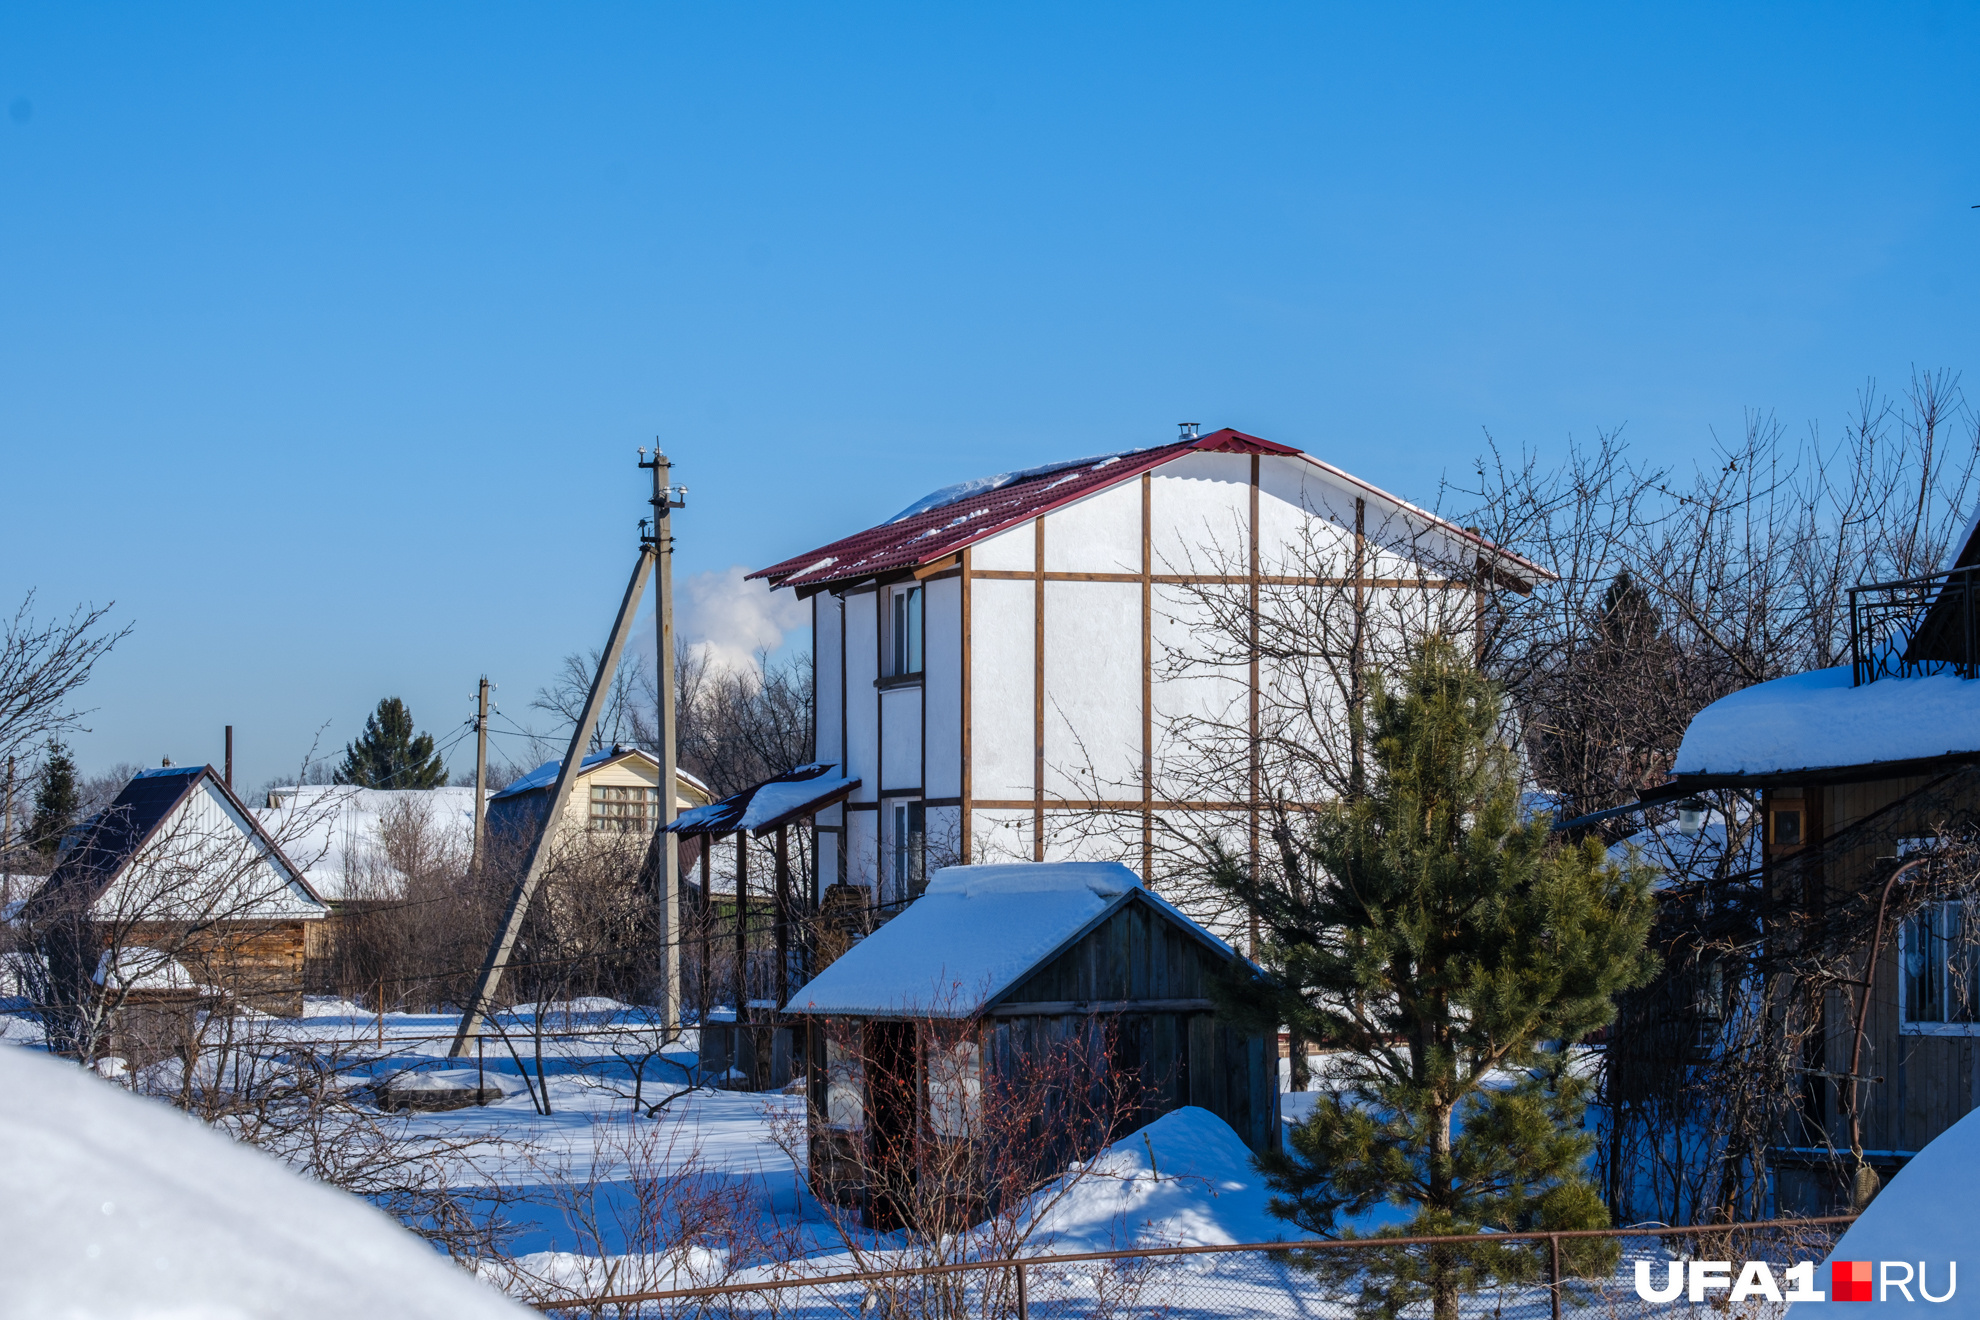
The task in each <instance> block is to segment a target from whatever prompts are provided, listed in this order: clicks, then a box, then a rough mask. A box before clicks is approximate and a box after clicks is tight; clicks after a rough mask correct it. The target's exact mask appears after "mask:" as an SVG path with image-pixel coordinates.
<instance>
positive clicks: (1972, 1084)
mask: <svg viewBox="0 0 1980 1320" xmlns="http://www.w3.org/2000/svg"><path fill="white" fill-rule="evenodd" d="M1930 782H1931V781H1930V780H1928V779H1894V780H1886V781H1884V782H1881V783H1865V784H1842V785H1837V786H1835V787H1832V788H1827V789H1823V790H1819V792H1820V793H1821V794H1822V798H1821V803H1822V815H1823V818H1824V819H1823V823H1824V826H1825V832H1827V833H1830V834H1833V833H1835V832H1837V831H1839V830H1842V829H1845V828H1847V827H1849V826H1851V825H1853V824H1856V823H1857V822H1859V821H1862V820H1864V819H1865V818H1866V817H1868V816H1870V815H1872V814H1873V813H1875V812H1877V811H1880V810H1882V809H1883V808H1885V807H1887V806H1890V805H1891V804H1892V803H1895V802H1898V801H1899V800H1900V799H1902V798H1904V797H1906V796H1908V795H1910V794H1913V793H1917V792H1918V791H1919V790H1921V789H1924V788H1926V786H1927V785H1928V784H1929V783H1930ZM1924 796H1925V797H1926V798H1928V799H1929V802H1924V803H1919V804H1908V805H1906V806H1900V807H1899V808H1897V810H1895V811H1893V812H1892V813H1891V815H1890V816H1889V817H1886V818H1884V819H1881V820H1879V821H1877V822H1876V823H1875V824H1874V826H1872V827H1871V828H1870V829H1869V830H1867V831H1866V834H1867V835H1868V836H1869V837H1866V838H1864V839H1863V840H1861V841H1860V842H1858V843H1856V844H1855V845H1854V846H1852V847H1850V848H1848V849H1846V850H1844V851H1842V852H1841V853H1839V854H1838V855H1837V856H1836V857H1835V858H1834V859H1833V860H1832V861H1831V862H1830V864H1829V867H1828V874H1827V875H1826V876H1825V877H1824V883H1825V887H1826V889H1827V892H1828V893H1829V895H1830V898H1831V901H1834V900H1835V899H1836V898H1838V897H1840V896H1841V895H1843V894H1846V893H1848V892H1850V891H1851V890H1856V889H1864V888H1868V887H1870V886H1872V885H1876V886H1881V885H1882V884H1883V881H1884V878H1885V877H1886V876H1887V875H1888V874H1889V870H1890V865H1891V863H1890V862H1889V860H1888V859H1889V858H1890V857H1892V856H1893V855H1894V853H1895V842H1896V840H1897V839H1900V838H1904V837H1910V836H1918V835H1928V834H1930V833H1931V832H1932V831H1933V829H1934V827H1935V826H1936V825H1937V824H1938V823H1939V818H1941V817H1943V816H1944V815H1945V814H1946V810H1947V804H1946V803H1945V802H1944V801H1943V800H1942V799H1940V798H1939V797H1938V795H1934V794H1927V795H1924ZM1955 805H1956V806H1957V807H1963V808H1964V809H1966V810H1973V809H1975V808H1980V801H1975V802H1964V803H1958V804H1955ZM1864 934H1865V937H1866V939H1867V937H1868V935H1869V932H1868V931H1865V932H1864ZM1898 951H1899V943H1898V932H1897V931H1896V930H1895V929H1892V930H1889V931H1887V932H1886V933H1885V942H1884V946H1883V952H1882V953H1881V954H1880V955H1879V956H1878V959H1877V976H1876V982H1875V984H1874V985H1873V986H1872V988H1871V997H1870V1015H1869V1020H1868V1023H1867V1026H1866V1030H1865V1034H1864V1048H1863V1059H1864V1061H1863V1071H1864V1072H1865V1073H1867V1074H1869V1075H1872V1076H1881V1077H1882V1078H1883V1079H1884V1080H1883V1081H1882V1082H1881V1083H1873V1084H1871V1085H1870V1086H1869V1087H1868V1088H1867V1089H1868V1098H1867V1100H1866V1103H1865V1105H1864V1114H1863V1144H1864V1147H1865V1148H1866V1149H1870V1150H1894V1151H1916V1150H1919V1149H1921V1148H1922V1147H1923V1146H1924V1145H1925V1144H1926V1143H1927V1142H1929V1141H1931V1140H1932V1139H1933V1138H1934V1137H1936V1136H1938V1135H1939V1134H1940V1133H1941V1132H1944V1131H1945V1130H1946V1129H1947V1128H1949V1127H1951V1126H1952V1125H1953V1124H1954V1123H1956V1122H1958V1121H1959V1120H1960V1119H1961V1118H1962V1117H1964V1116H1965V1115H1966V1114H1967V1113H1968V1112H1969V1111H1971V1110H1972V1109H1973V1108H1974V1107H1975V1104H1976V1102H1980V1085H1976V1083H1980V1078H1976V1075H1975V1074H1976V1070H1977V1069H1980V1050H1976V1049H1975V1043H1976V1042H1975V1038H1974V1037H1972V1036H1964V1035H1957V1036H1956V1035H1909V1034H1905V1033H1903V1032H1902V1031H1900V1030H1899V1026H1900V1023H1899V1020H1898V1014H1899V1003H1898V978H1899V976H1900V974H1901V972H1900V967H1899V952H1898ZM1827 1016H1828V1026H1829V1029H1828V1032H1827V1034H1826V1041H1825V1044H1826V1051H1825V1052H1826V1057H1827V1060H1828V1063H1827V1067H1828V1070H1829V1071H1830V1072H1834V1073H1838V1074H1840V1073H1846V1072H1848V1071H1849V1056H1850V1050H1851V1046H1852V1044H1853V1043H1854V1035H1855V1012H1854V1006H1853V1005H1852V1004H1851V1003H1850V1002H1849V999H1848V998H1847V997H1846V996H1844V995H1841V994H1836V995H1833V996H1832V997H1831V1003H1830V1004H1829V1006H1828V1015H1827ZM1975 1029H1976V1030H1980V1025H1976V1028H1975ZM1828 1117H1829V1120H1830V1122H1829V1127H1830V1131H1831V1133H1832V1139H1833V1140H1835V1141H1836V1143H1837V1144H1838V1145H1839V1146H1843V1147H1847V1145H1848V1141H1849V1133H1848V1131H1847V1125H1846V1123H1845V1121H1844V1118H1843V1115H1842V1108H1841V1106H1840V1105H1839V1104H1836V1103H1834V1101H1833V1097H1832V1101H1831V1104H1830V1105H1829V1107H1828Z"/></svg>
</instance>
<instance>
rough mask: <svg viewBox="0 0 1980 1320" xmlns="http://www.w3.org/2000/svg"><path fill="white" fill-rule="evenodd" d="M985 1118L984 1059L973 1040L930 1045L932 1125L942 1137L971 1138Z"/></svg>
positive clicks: (929, 1124)
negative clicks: (952, 1043)
mask: <svg viewBox="0 0 1980 1320" xmlns="http://www.w3.org/2000/svg"><path fill="white" fill-rule="evenodd" d="M982 1117H983V1057H982V1051H981V1050H980V1049H978V1047H977V1044H976V1042H975V1041H973V1040H963V1041H957V1042H956V1043H955V1044H954V1045H953V1046H944V1045H943V1044H941V1043H940V1042H939V1041H930V1042H929V1045H928V1126H929V1128H930V1130H931V1131H933V1132H934V1134H935V1135H936V1136H938V1137H967V1136H972V1135H974V1134H975V1132H976V1128H977V1126H978V1123H979V1121H980V1120H981V1119H982Z"/></svg>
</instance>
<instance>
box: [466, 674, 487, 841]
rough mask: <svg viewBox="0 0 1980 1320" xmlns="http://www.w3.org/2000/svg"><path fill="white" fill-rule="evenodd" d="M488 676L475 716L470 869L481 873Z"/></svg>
mask: <svg viewBox="0 0 1980 1320" xmlns="http://www.w3.org/2000/svg"><path fill="white" fill-rule="evenodd" d="M487 793H488V675H486V674H483V675H482V676H481V702H480V705H479V707H478V708H477V709H476V711H475V716H474V847H473V851H472V852H470V853H469V854H468V869H469V870H470V871H472V872H473V873H475V874H476V875H479V874H480V873H481V847H482V840H481V836H482V832H483V831H484V830H486V829H487V828H488V797H487Z"/></svg>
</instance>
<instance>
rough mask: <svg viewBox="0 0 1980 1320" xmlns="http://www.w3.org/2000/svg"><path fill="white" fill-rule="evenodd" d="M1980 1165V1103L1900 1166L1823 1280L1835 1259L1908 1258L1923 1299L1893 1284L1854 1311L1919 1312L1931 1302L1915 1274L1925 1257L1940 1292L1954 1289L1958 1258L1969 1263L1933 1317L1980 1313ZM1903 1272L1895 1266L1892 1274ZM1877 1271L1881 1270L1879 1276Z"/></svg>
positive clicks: (1929, 1279)
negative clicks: (1886, 1295) (1979, 1214)
mask: <svg viewBox="0 0 1980 1320" xmlns="http://www.w3.org/2000/svg"><path fill="white" fill-rule="evenodd" d="M1976 1172H1980V1109H1977V1110H1975V1111H1973V1112H1972V1113H1970V1114H1968V1115H1967V1116H1966V1117H1965V1118H1962V1119H1960V1120H1959V1122H1957V1123H1955V1124H1953V1125H1952V1126H1951V1127H1949V1128H1947V1129H1946V1130H1945V1131H1944V1132H1942V1133H1940V1134H1939V1135H1938V1136H1937V1137H1936V1138H1934V1139H1933V1140H1932V1141H1930V1142H1928V1143H1926V1146H1925V1149H1924V1150H1921V1151H1919V1152H1918V1154H1916V1155H1914V1156H1913V1157H1912V1159H1911V1162H1910V1163H1909V1164H1906V1165H1905V1166H1904V1167H1903V1168H1902V1169H1899V1170H1898V1171H1897V1173H1896V1174H1895V1175H1894V1176H1893V1177H1892V1178H1891V1180H1890V1182H1889V1183H1888V1184H1887V1185H1886V1186H1885V1187H1884V1190H1883V1191H1881V1192H1879V1193H1878V1194H1877V1198H1876V1199H1875V1200H1874V1201H1872V1202H1870V1205H1869V1207H1868V1208H1867V1209H1866V1210H1864V1212H1863V1215H1862V1217H1861V1218H1860V1219H1858V1220H1857V1221H1856V1222H1855V1223H1853V1224H1851V1225H1850V1226H1849V1231H1848V1232H1847V1233H1844V1234H1843V1235H1842V1240H1841V1241H1839V1242H1837V1243H1836V1249H1835V1250H1834V1251H1832V1252H1830V1253H1829V1258H1828V1260H1825V1261H1824V1262H1822V1266H1821V1268H1820V1269H1818V1270H1816V1271H1815V1286H1816V1287H1817V1288H1820V1289H1822V1291H1824V1292H1827V1291H1829V1286H1830V1285H1829V1266H1830V1265H1831V1264H1832V1263H1834V1262H1835V1261H1839V1260H1867V1261H1873V1262H1881V1261H1892V1262H1897V1261H1903V1262H1906V1263H1908V1264H1909V1265H1910V1267H1911V1272H1912V1274H1913V1276H1914V1277H1913V1278H1912V1279H1911V1280H1910V1286H1911V1295H1912V1297H1913V1298H1916V1299H1917V1301H1916V1302H1907V1301H1906V1300H1905V1298H1904V1294H1902V1293H1900V1292H1897V1291H1895V1290H1893V1291H1892V1292H1891V1293H1890V1300H1889V1301H1875V1300H1873V1301H1869V1302H1858V1303H1853V1304H1852V1308H1851V1313H1852V1314H1856V1313H1857V1312H1855V1310H1854V1307H1855V1306H1870V1307H1892V1308H1909V1309H1910V1310H1911V1311H1914V1312H1915V1311H1917V1310H1918V1309H1920V1307H1921V1306H1923V1305H1924V1299H1923V1298H1922V1297H1919V1292H1918V1280H1917V1278H1916V1277H1915V1276H1916V1273H1917V1271H1918V1268H1919V1265H1920V1264H1921V1263H1922V1264H1923V1265H1924V1267H1925V1270H1926V1276H1925V1284H1926V1287H1927V1288H1929V1289H1930V1290H1931V1291H1932V1294H1933V1295H1934V1296H1935V1297H1936V1296H1938V1295H1939V1294H1941V1293H1944V1292H1945V1291H1946V1283H1947V1278H1946V1263H1947V1262H1948V1261H1958V1262H1960V1264H1961V1265H1962V1266H1963V1267H1964V1268H1962V1269H1961V1270H1960V1275H1961V1276H1962V1277H1960V1278H1959V1280H1958V1283H1959V1287H1958V1289H1957V1291H1956V1292H1955V1293H1954V1294H1953V1297H1952V1298H1951V1300H1949V1301H1947V1302H1945V1303H1944V1304H1943V1305H1940V1306H1932V1307H1930V1312H1931V1315H1932V1317H1933V1320H1961V1318H1962V1317H1980V1277H1972V1275H1971V1274H1969V1272H1974V1273H1980V1219H1976V1218H1975V1217H1974V1215H1973V1213H1972V1204H1973V1182H1974V1175H1975V1173H1976ZM1903 1273H1904V1271H1903V1270H1898V1269H1894V1270H1893V1271H1892V1272H1891V1277H1893V1278H1896V1277H1898V1276H1900V1275H1902V1274H1903ZM1875 1277H1876V1275H1875V1274H1874V1273H1873V1274H1872V1279H1873V1281H1874V1279H1875ZM1877 1291H1880V1292H1881V1291H1882V1289H1879V1290H1877ZM1872 1295H1873V1297H1874V1296H1875V1293H1873V1294H1872ZM1832 1300H1833V1299H1832Z"/></svg>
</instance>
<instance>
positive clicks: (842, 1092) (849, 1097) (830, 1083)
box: [825, 1036, 866, 1132]
mask: <svg viewBox="0 0 1980 1320" xmlns="http://www.w3.org/2000/svg"><path fill="white" fill-rule="evenodd" d="M864 1090H865V1086H864V1078H863V1076H862V1073H861V1070H860V1066H859V1057H858V1056H857V1055H856V1054H854V1053H853V1052H852V1051H851V1050H848V1049H847V1048H845V1046H843V1045H841V1044H840V1043H839V1042H838V1041H836V1040H833V1039H832V1038H831V1037H830V1036H827V1037H826V1038H825V1126H827V1127H835V1128H839V1129H841V1130H843V1131H846V1132H858V1131H859V1130H860V1129H862V1128H864V1127H865V1126H866V1104H865V1096H864V1095H863V1092H864Z"/></svg>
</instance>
